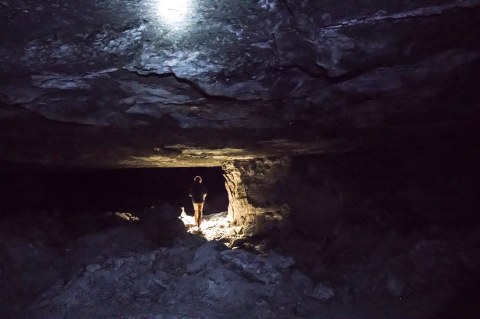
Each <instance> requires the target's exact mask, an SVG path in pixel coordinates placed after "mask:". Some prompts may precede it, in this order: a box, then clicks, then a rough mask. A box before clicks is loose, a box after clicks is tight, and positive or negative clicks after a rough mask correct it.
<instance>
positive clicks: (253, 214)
mask: <svg viewBox="0 0 480 319" xmlns="http://www.w3.org/2000/svg"><path fill="white" fill-rule="evenodd" d="M289 168H290V161H289V160H288V159H285V158H284V159H258V160H252V161H235V162H233V163H228V164H224V166H223V169H224V171H225V175H224V176H225V180H226V182H225V185H226V188H227V193H228V197H229V206H228V213H229V218H230V220H231V221H232V222H233V224H234V225H240V226H242V227H243V229H242V231H243V235H246V236H249V235H254V234H259V233H262V232H264V231H266V230H268V229H271V228H273V227H282V226H283V225H284V223H285V220H286V218H287V217H288V215H289V212H290V208H289V206H288V205H287V204H286V202H285V199H284V192H285V186H286V183H287V179H286V177H287V175H288V173H289Z"/></svg>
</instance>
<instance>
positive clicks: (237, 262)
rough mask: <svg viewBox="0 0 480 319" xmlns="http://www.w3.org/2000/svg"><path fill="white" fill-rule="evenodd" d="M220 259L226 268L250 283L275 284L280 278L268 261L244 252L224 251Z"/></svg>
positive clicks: (238, 250)
mask: <svg viewBox="0 0 480 319" xmlns="http://www.w3.org/2000/svg"><path fill="white" fill-rule="evenodd" d="M220 258H221V260H222V261H223V262H224V263H225V265H226V266H227V267H229V268H231V269H232V270H234V271H235V272H238V273H239V274H242V275H243V276H245V277H246V278H248V279H250V280H252V281H258V282H262V283H265V284H275V283H278V282H279V281H280V279H281V277H282V276H281V274H280V273H279V272H278V270H277V269H276V268H275V267H274V265H273V264H272V263H271V262H270V261H269V260H268V259H265V258H262V257H259V256H256V255H254V254H252V253H249V252H247V251H244V250H240V249H237V250H226V251H223V252H222V253H221V254H220Z"/></svg>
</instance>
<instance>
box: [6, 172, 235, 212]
mask: <svg viewBox="0 0 480 319" xmlns="http://www.w3.org/2000/svg"><path fill="white" fill-rule="evenodd" d="M196 175H200V176H202V177H203V179H204V181H205V184H206V185H207V188H208V201H206V204H205V214H210V213H219V212H223V211H226V210H227V206H228V198H227V193H226V190H225V185H224V184H225V182H224V178H223V171H222V169H221V168H220V167H195V168H192V167H188V168H138V169H90V170H85V169H83V170H81V169H80V170H66V169H60V170H58V169H52V168H48V167H47V168H44V167H43V168H42V167H38V166H37V167H36V166H21V165H14V166H12V165H1V166H0V215H9V214H12V213H22V212H24V211H26V210H33V211H47V212H51V211H54V210H60V211H64V212H67V213H87V212H88V213H104V212H114V211H132V212H138V211H142V210H145V209H148V208H150V207H152V206H159V205H163V204H168V205H170V206H173V207H175V208H178V209H180V207H184V208H185V211H186V212H187V213H190V214H191V212H192V211H193V208H192V205H191V200H190V198H189V197H188V190H189V187H190V184H191V183H192V181H193V177H195V176H196Z"/></svg>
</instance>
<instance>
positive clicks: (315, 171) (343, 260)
mask: <svg viewBox="0 0 480 319" xmlns="http://www.w3.org/2000/svg"><path fill="white" fill-rule="evenodd" d="M470 133H472V132H469V134H470ZM469 134H462V133H459V132H457V133H456V134H453V135H450V136H448V135H443V136H442V134H441V132H439V134H438V136H437V140H436V139H431V140H430V143H424V140H423V139H421V138H420V139H419V141H418V140H417V141H412V142H411V143H408V144H405V143H401V142H400V140H397V142H398V143H395V144H392V145H388V146H386V145H383V147H375V148H370V149H364V150H362V151H358V152H347V153H339V154H328V155H310V156H302V157H292V158H291V159H290V160H288V161H286V160H274V159H266V160H255V161H249V162H241V163H239V162H235V163H234V164H231V165H229V166H226V168H227V169H226V177H227V187H230V190H229V196H230V207H229V212H230V213H231V217H232V218H233V219H234V220H235V222H236V223H238V224H240V225H241V224H242V223H244V224H245V225H246V226H247V228H246V229H249V228H248V226H250V225H254V226H255V227H254V228H253V229H252V231H245V232H244V234H245V235H253V237H251V238H250V241H249V242H248V243H243V244H241V245H243V246H244V247H256V248H255V249H260V250H261V249H262V248H261V247H264V246H265V245H266V246H268V245H271V248H275V249H281V250H283V251H284V253H286V254H287V255H290V256H293V257H294V259H295V261H296V263H297V265H299V267H301V268H302V269H303V270H304V271H305V272H307V273H308V274H309V275H310V276H311V277H312V278H315V279H317V280H321V281H322V282H325V283H326V284H327V285H328V286H329V287H333V289H334V291H335V293H336V296H337V298H339V299H340V300H342V302H343V303H346V304H349V305H350V306H351V305H358V306H359V307H360V308H362V307H373V308H374V307H375V306H374V305H373V304H372V301H371V300H377V301H378V302H379V304H380V305H381V306H380V307H385V306H386V305H388V307H392V309H396V307H398V309H399V312H398V313H399V314H400V313H401V314H402V315H401V317H402V318H453V317H459V318H460V317H461V318H476V316H478V314H479V313H480V308H479V307H478V305H477V302H476V300H475V297H474V296H478V294H479V293H480V291H479V290H478V283H479V282H480V272H479V271H478V269H480V258H479V257H478V256H480V249H479V248H478V247H480V236H479V234H480V215H479V214H478V211H479V210H480V202H479V200H478V197H479V189H480V188H479V187H478V185H479V184H480V183H479V177H480V174H479V170H478V165H477V159H478V156H479V155H480V149H479V148H478V147H477V145H476V143H471V141H472V135H469ZM440 136H442V138H441V139H440ZM282 163H284V164H282ZM286 163H288V165H285V164H286ZM232 185H233V187H232ZM242 192H243V193H242ZM273 203H275V204H276V205H277V207H278V205H279V204H282V205H283V207H284V209H285V211H288V214H284V215H281V216H282V218H279V219H278V220H275V219H271V220H268V219H265V218H264V216H265V214H266V212H269V211H274V209H273V207H274V205H273ZM255 214H257V215H255ZM279 221H281V222H279ZM251 243H253V246H252V245H251ZM259 247H260V248H259ZM367 305H369V306H367ZM360 308H359V309H360ZM358 311H366V312H367V313H370V314H371V315H372V316H374V313H375V311H374V310H372V308H371V309H363V310H358Z"/></svg>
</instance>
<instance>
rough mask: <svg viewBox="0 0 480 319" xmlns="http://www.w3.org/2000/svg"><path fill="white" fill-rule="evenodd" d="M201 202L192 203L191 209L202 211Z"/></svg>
mask: <svg viewBox="0 0 480 319" xmlns="http://www.w3.org/2000/svg"><path fill="white" fill-rule="evenodd" d="M203 204H204V203H193V209H194V210H198V211H199V212H202V211H203Z"/></svg>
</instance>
